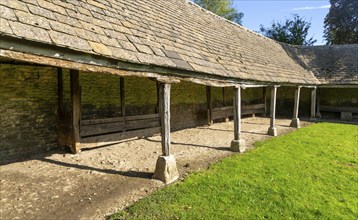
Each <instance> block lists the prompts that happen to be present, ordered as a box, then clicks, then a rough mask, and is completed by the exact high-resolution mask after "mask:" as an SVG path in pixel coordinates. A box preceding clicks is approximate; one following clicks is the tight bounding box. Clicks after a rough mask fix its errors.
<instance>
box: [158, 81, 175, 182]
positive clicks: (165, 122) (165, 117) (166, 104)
mask: <svg viewBox="0 0 358 220" xmlns="http://www.w3.org/2000/svg"><path fill="white" fill-rule="evenodd" d="M159 113H160V121H161V127H162V129H161V134H162V156H159V157H158V160H157V164H156V166H155V172H154V175H153V178H155V179H159V180H161V181H163V182H165V183H171V182H173V181H175V180H176V179H178V178H179V173H178V169H177V166H176V161H175V158H174V156H173V155H170V84H168V83H160V84H159Z"/></svg>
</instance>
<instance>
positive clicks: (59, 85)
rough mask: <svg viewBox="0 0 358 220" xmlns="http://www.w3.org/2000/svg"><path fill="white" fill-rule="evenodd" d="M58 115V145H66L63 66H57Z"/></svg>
mask: <svg viewBox="0 0 358 220" xmlns="http://www.w3.org/2000/svg"><path fill="white" fill-rule="evenodd" d="M57 101H58V106H57V116H58V133H57V145H58V146H59V147H61V146H64V145H66V142H65V141H64V140H65V139H66V135H64V134H63V133H64V129H63V127H64V126H63V124H65V120H64V114H63V74H62V68H57Z"/></svg>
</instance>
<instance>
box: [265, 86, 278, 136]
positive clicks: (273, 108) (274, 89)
mask: <svg viewBox="0 0 358 220" xmlns="http://www.w3.org/2000/svg"><path fill="white" fill-rule="evenodd" d="M276 95H277V86H273V87H272V88H271V106H270V127H269V129H268V132H267V133H268V134H269V135H271V136H277V129H276V127H275V120H276Z"/></svg>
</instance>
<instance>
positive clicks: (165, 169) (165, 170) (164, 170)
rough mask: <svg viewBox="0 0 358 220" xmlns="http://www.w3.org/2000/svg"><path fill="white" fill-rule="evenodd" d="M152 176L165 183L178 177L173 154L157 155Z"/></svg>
mask: <svg viewBox="0 0 358 220" xmlns="http://www.w3.org/2000/svg"><path fill="white" fill-rule="evenodd" d="M153 178H154V179H158V180H161V181H163V182H164V183H166V184H169V183H171V182H174V181H175V180H177V179H178V178H179V173H178V169H177V164H176V162H175V158H174V156H173V155H170V156H159V157H158V159H157V165H156V166H155V172H154V175H153Z"/></svg>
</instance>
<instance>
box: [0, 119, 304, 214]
mask: <svg viewBox="0 0 358 220" xmlns="http://www.w3.org/2000/svg"><path fill="white" fill-rule="evenodd" d="M276 124H277V130H278V134H279V135H282V134H284V133H287V132H291V131H294V130H295V129H294V128H290V127H289V124H290V120H287V119H277V120H276ZM301 124H302V126H307V125H309V124H310V123H309V122H301ZM268 125H269V119H268V118H258V117H256V118H245V119H243V123H242V129H243V131H242V132H243V138H244V139H245V140H246V143H247V146H249V147H252V144H253V143H254V142H256V141H258V140H263V139H267V138H269V136H267V135H266V132H267V128H268ZM160 139H161V138H160V136H154V137H149V138H144V139H136V140H131V141H126V142H123V143H120V144H117V145H112V146H107V147H102V148H97V149H92V150H84V151H82V152H81V153H80V154H77V155H71V154H67V153H56V152H55V153H53V154H51V155H50V156H49V155H44V156H41V155H40V156H37V157H36V158H33V159H29V160H27V161H24V162H17V163H12V164H8V165H3V166H0V177H1V178H0V218H1V219H105V217H106V216H107V215H109V214H111V213H114V212H115V211H118V210H120V209H123V208H125V207H126V206H128V205H130V204H132V203H133V202H135V201H137V200H138V199H140V198H143V197H145V196H146V195H148V194H150V193H151V192H153V191H155V190H156V189H158V188H161V187H164V186H165V185H164V184H163V183H162V182H160V181H158V180H154V179H151V176H152V174H153V172H154V168H155V163H156V160H157V157H158V156H159V155H160V154H161V145H160ZM232 139H233V122H227V123H216V124H214V125H212V126H202V127H197V128H191V129H186V130H181V131H176V132H173V133H172V134H171V140H172V145H171V153H172V154H173V155H174V156H175V158H176V160H177V166H178V170H179V172H180V176H181V178H184V177H185V175H186V174H187V173H188V172H190V171H193V170H201V169H205V168H207V167H208V166H209V165H210V164H212V163H214V162H217V161H219V160H220V159H222V158H224V157H227V156H229V155H232V154H233V152H231V151H230V150H229V146H230V142H231V140H232ZM29 147H31V146H29Z"/></svg>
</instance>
